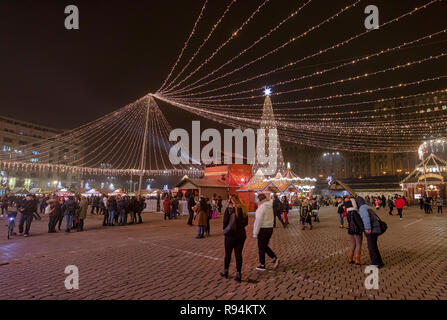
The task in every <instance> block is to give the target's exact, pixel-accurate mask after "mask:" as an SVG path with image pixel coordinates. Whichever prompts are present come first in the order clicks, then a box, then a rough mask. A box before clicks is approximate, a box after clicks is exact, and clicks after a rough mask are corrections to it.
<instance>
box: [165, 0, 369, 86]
mask: <svg viewBox="0 0 447 320" xmlns="http://www.w3.org/2000/svg"><path fill="white" fill-rule="evenodd" d="M360 1H361V0H357V1H356V2H354V3H353V4H351V5H349V6H346V7H344V8H343V9H341V10H340V11H338V12H337V13H336V14H334V15H332V16H331V17H329V18H327V19H326V20H324V21H322V22H320V23H319V24H317V25H315V26H313V27H311V28H309V29H308V30H307V31H305V32H303V33H301V34H300V35H298V36H295V37H293V38H291V39H289V40H288V41H286V42H285V43H283V44H282V45H281V46H279V47H276V48H275V49H273V50H271V51H269V52H267V53H266V54H264V55H262V56H260V57H258V58H256V59H254V60H252V61H250V62H249V63H246V64H244V65H243V66H241V67H239V68H236V69H234V70H233V71H230V72H227V73H225V75H223V76H219V77H216V78H214V79H213V80H210V81H208V82H207V84H209V83H212V82H215V81H217V80H219V79H222V78H224V77H227V76H229V75H231V74H233V73H235V72H237V71H240V70H242V69H245V68H246V67H248V66H250V65H252V64H254V63H256V62H258V61H260V60H263V59H265V58H266V57H268V56H270V55H272V54H275V53H277V52H278V51H280V50H281V49H284V48H285V47H287V46H289V45H290V44H291V43H293V42H295V41H297V40H298V39H301V38H304V37H306V36H307V35H308V34H309V33H311V32H313V31H315V30H317V29H319V28H320V27H321V26H323V25H325V24H326V23H329V22H331V21H332V20H334V19H336V18H337V17H339V16H340V15H341V14H342V13H344V12H345V11H347V10H349V9H351V8H353V7H355V6H356V5H357V4H358V3H359V2H360ZM218 52H219V51H216V52H214V53H213V54H212V55H211V57H210V58H209V59H207V60H205V62H204V63H203V64H202V65H200V66H199V67H198V68H197V69H196V70H194V71H193V72H192V73H190V75H188V76H187V77H186V78H184V79H183V80H182V81H181V82H179V83H178V84H177V85H176V86H174V87H172V88H171V90H167V91H163V92H167V93H169V92H171V91H173V89H175V88H176V87H178V86H180V85H181V84H182V83H183V82H185V81H186V80H188V79H189V78H190V77H191V76H193V75H194V74H195V73H196V72H198V71H199V70H200V69H201V68H202V67H203V66H204V65H205V64H207V63H208V62H209V61H211V59H212V58H213V57H214V56H215V55H216V54H217V53H218Z"/></svg>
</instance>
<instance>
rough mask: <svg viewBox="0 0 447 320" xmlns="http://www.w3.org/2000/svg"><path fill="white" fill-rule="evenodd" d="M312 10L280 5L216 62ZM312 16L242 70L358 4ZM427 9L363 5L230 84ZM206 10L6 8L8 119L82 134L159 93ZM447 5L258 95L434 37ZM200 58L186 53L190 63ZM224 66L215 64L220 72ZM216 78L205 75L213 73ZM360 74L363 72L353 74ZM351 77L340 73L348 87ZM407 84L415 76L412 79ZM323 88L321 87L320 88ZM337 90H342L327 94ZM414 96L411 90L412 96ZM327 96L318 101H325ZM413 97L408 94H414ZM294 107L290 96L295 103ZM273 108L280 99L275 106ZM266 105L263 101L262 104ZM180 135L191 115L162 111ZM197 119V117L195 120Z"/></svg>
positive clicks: (29, 4) (0, 69)
mask: <svg viewBox="0 0 447 320" xmlns="http://www.w3.org/2000/svg"><path fill="white" fill-rule="evenodd" d="M228 2H229V1H223V0H210V4H209V7H208V10H207V11H206V13H205V16H204V18H203V24H201V25H200V27H201V28H199V31H198V33H197V35H198V37H197V39H194V41H193V42H192V43H191V50H195V48H197V47H198V45H199V44H200V42H201V40H202V39H203V38H204V36H205V35H206V34H207V33H208V30H209V28H210V26H211V25H212V24H213V23H214V22H215V21H216V20H217V19H218V17H219V16H220V15H221V13H222V12H223V11H224V9H225V7H226V5H227V4H228ZM261 2H262V1H260V0H245V1H238V2H237V3H236V4H235V5H234V8H233V9H232V11H231V14H229V15H228V17H227V18H226V20H225V21H224V23H223V24H222V25H221V27H220V28H219V32H216V34H215V36H214V37H213V38H212V40H210V42H209V44H208V45H207V47H206V48H204V49H205V50H203V54H201V55H199V56H198V59H197V61H203V60H204V59H205V58H206V57H207V56H209V55H210V54H211V53H212V52H213V51H214V49H215V48H216V47H217V46H218V44H220V43H221V42H222V41H224V40H225V39H226V38H227V37H228V35H230V34H231V33H232V31H233V30H234V28H235V27H236V26H238V25H240V23H241V22H242V21H243V20H245V18H246V17H247V16H248V15H249V14H250V13H251V12H252V11H253V10H254V9H255V8H256V7H257V6H258V5H259V4H260V3H261ZM304 2H305V1H304V0H298V1H292V0H289V1H285V0H272V1H271V2H270V4H268V5H267V7H266V8H265V9H264V10H263V11H262V13H261V14H260V15H259V17H257V19H255V20H254V21H253V23H251V24H250V26H249V27H247V29H246V32H244V34H241V39H240V41H239V42H240V43H239V44H236V45H235V46H232V47H229V48H227V49H226V50H224V51H223V52H222V54H221V55H220V56H219V57H218V58H217V59H216V63H217V62H220V63H223V62H225V61H226V60H227V59H229V57H232V56H234V55H235V54H237V53H238V52H239V51H240V50H241V49H243V48H244V47H245V46H247V44H249V43H250V41H251V42H252V41H254V40H255V39H257V38H258V37H259V36H260V35H261V34H262V33H263V32H265V31H267V30H269V29H270V28H272V27H274V26H275V25H276V24H277V23H278V22H279V21H281V20H282V19H283V18H284V17H285V16H287V14H288V13H290V12H292V11H293V10H295V9H296V8H298V7H299V6H301V5H302V4H303V3H304ZM314 2H315V3H312V4H311V5H309V9H308V10H306V11H304V12H303V14H302V15H301V16H300V17H299V18H298V19H294V21H293V22H292V23H290V24H288V25H287V26H285V27H284V28H283V29H282V30H281V32H279V33H278V34H276V35H275V36H273V37H272V38H271V39H270V40H269V41H266V43H265V44H263V45H261V46H259V47H258V48H257V49H256V50H254V51H253V52H252V54H249V55H247V56H246V57H245V58H244V59H245V60H244V59H241V61H240V62H239V63H243V62H247V61H250V59H253V57H255V56H258V55H259V54H261V53H263V52H265V51H268V50H271V49H272V48H274V47H275V46H277V45H279V44H281V43H283V42H284V41H286V40H287V39H289V38H290V37H291V36H293V35H294V34H299V32H300V31H301V30H304V29H305V28H306V27H307V28H308V27H309V26H312V25H314V24H316V23H318V22H319V21H321V20H322V19H323V18H324V17H327V16H328V15H330V14H331V13H334V12H336V11H338V10H339V9H340V8H341V7H343V5H344V4H346V5H348V4H351V3H353V2H354V1H341V0H334V1H332V0H331V1H327V0H314ZM427 2H428V1H416V0H386V1H368V2H361V3H360V5H359V6H358V7H356V8H355V9H353V10H352V11H350V12H349V13H348V14H346V15H344V16H343V19H339V20H337V21H335V22H334V23H332V24H331V25H328V26H327V27H324V28H322V29H321V30H319V31H318V32H317V33H315V34H314V35H313V36H312V37H309V39H306V40H303V41H298V42H297V43H296V44H294V45H293V46H291V47H290V48H288V49H287V50H284V52H281V53H280V54H278V55H276V56H273V57H271V58H269V59H266V61H265V62H263V63H260V64H257V65H255V66H253V68H250V69H248V70H246V71H245V72H244V73H242V74H238V75H237V76H235V77H232V79H231V81H233V80H238V79H243V78H244V77H245V76H247V75H254V74H256V73H258V72H262V71H265V70H268V69H270V68H271V67H272V66H277V65H281V64H283V63H284V62H287V61H290V60H293V59H295V58H297V57H301V56H303V55H306V54H309V53H312V52H314V51H315V49H318V48H325V47H326V46H327V45H328V44H331V43H336V42H334V41H337V40H338V39H340V40H342V39H344V38H346V37H347V36H348V35H351V34H355V33H356V32H361V31H362V30H364V26H363V22H364V18H365V16H366V15H365V14H364V13H363V10H364V8H365V7H366V6H367V5H368V4H375V5H377V6H378V7H379V9H380V18H381V21H386V20H389V19H390V18H394V17H395V16H397V15H399V14H402V13H404V12H406V11H408V10H410V9H411V8H413V7H415V6H420V5H422V4H424V3H427ZM69 4H75V5H77V6H78V7H79V10H80V30H70V31H69V30H66V29H65V28H64V20H65V17H66V15H65V14H64V8H65V6H66V5H69ZM202 5H203V2H202V1H199V0H176V1H174V0H169V1H168V0H151V1H137V0H133V1H117V0H88V1H75V0H70V1H61V0H57V1H55V0H54V1H49V0H40V1H24V0H14V1H11V0H1V2H0V39H1V42H2V46H1V50H0V97H1V100H0V114H1V115H4V116H9V117H13V118H17V119H22V120H26V121H30V122H34V123H38V124H42V125H48V126H52V127H57V128H67V129H71V128H75V127H77V126H79V125H81V124H83V123H86V122H88V121H92V120H94V119H96V118H98V117H100V116H102V115H104V114H106V113H109V112H112V111H113V110H116V109H118V108H120V107H123V106H125V105H126V104H128V103H130V102H132V101H134V100H136V99H138V98H140V97H141V96H144V95H145V94H147V93H148V92H155V91H156V90H157V89H158V88H159V87H160V86H161V84H162V82H163V80H164V79H165V77H166V76H167V74H168V73H169V70H170V68H171V66H172V65H173V63H174V62H175V60H176V58H177V56H178V54H179V52H180V50H181V48H182V46H183V44H184V42H185V40H186V38H187V36H188V35H189V33H190V31H191V29H192V26H193V24H194V22H195V20H196V18H197V16H198V14H199V12H200V9H201V7H202ZM446 18H447V5H446V1H444V2H442V3H437V4H434V5H433V6H432V8H430V9H427V10H424V11H423V13H420V14H416V15H415V17H412V18H411V19H408V20H406V21H405V23H404V22H402V23H400V24H397V25H396V26H395V27H392V28H389V29H386V30H383V32H380V33H379V32H376V33H375V34H372V35H371V36H368V37H367V38H365V39H362V40H361V41H356V42H354V43H353V44H352V45H349V46H347V47H346V48H344V49H342V50H337V52H334V53H331V54H327V55H323V56H322V57H319V58H318V59H313V60H310V61H307V62H305V63H303V64H302V65H300V66H298V67H295V68H294V69H293V70H290V71H288V73H281V74H278V75H274V76H272V77H271V78H268V79H260V80H259V81H257V82H255V83H251V84H249V86H252V87H258V86H262V85H268V84H269V82H274V81H277V80H281V79H287V78H290V76H291V75H292V74H293V75H295V76H296V75H297V74H300V73H301V74H307V73H309V72H312V70H315V69H314V68H315V67H312V66H314V65H321V64H326V63H333V62H334V61H340V60H342V59H346V58H351V57H357V56H360V55H363V54H366V53H370V52H375V51H376V50H378V49H380V48H384V47H387V46H388V45H395V44H397V43H399V42H400V41H404V40H406V39H408V40H412V39H415V38H417V37H420V36H423V35H425V34H427V33H429V32H434V31H437V30H439V29H441V28H443V27H444V28H445V27H447V25H446V21H447V19H446ZM446 41H447V37H446V36H445V35H444V36H442V37H438V38H436V39H434V40H432V41H426V42H424V44H423V45H422V46H419V47H418V48H414V49H412V50H403V51H401V52H400V53H399V54H396V55H391V56H388V57H387V58H386V59H388V60H386V61H385V60H383V59H382V60H381V59H377V61H376V62H374V63H375V64H377V65H375V64H370V65H369V66H368V67H367V68H369V69H370V70H374V69H377V68H383V67H387V66H391V65H393V64H396V63H399V62H403V61H406V60H407V59H411V58H415V59H416V58H421V57H424V56H426V55H427V54H439V53H440V52H442V51H443V50H445V49H446V48H447V42H446ZM192 52H193V51H187V52H186V55H191V54H192ZM446 60H447V59H445V58H444V59H443V60H442V61H440V62H439V63H436V64H434V63H433V64H428V65H427V66H424V67H423V68H420V69H417V70H414V71H412V73H411V74H409V75H408V81H411V79H412V77H413V78H414V79H420V78H423V77H424V76H425V75H426V74H427V75H428V76H433V75H437V74H443V73H447V72H445V71H447V65H446ZM218 65H220V64H215V65H214V66H218ZM212 66H213V65H211V66H210V69H205V70H204V72H205V73H206V72H207V70H208V71H211V70H212ZM349 72H350V73H349V74H351V72H352V74H355V72H358V70H354V71H349ZM349 74H348V73H347V74H335V75H334V79H339V78H341V77H344V76H349ZM405 77H406V78H407V76H405ZM320 81H321V80H320ZM372 81H374V82H369V83H367V84H365V86H377V85H381V84H383V83H385V82H386V81H387V79H386V78H385V79H384V78H380V77H379V78H377V79H376V80H372ZM445 84H446V82H445V81H444V82H439V83H437V84H436V85H431V86H430V88H433V89H434V90H436V89H438V88H440V87H442V86H443V87H444V88H445V87H446V86H445ZM328 90H329V91H328V92H331V91H330V90H337V89H336V88H335V89H331V88H329V89H328ZM411 90H414V88H410V89H408V93H411ZM326 93H327V92H323V91H321V92H319V93H318V95H322V94H326ZM406 93H407V92H406ZM288 98H290V97H288ZM272 99H274V97H273V98H272ZM259 103H260V104H261V105H262V99H261V100H260V101H259ZM160 106H161V107H162V109H163V112H165V114H166V116H167V118H168V120H169V121H170V122H171V124H173V126H180V125H182V123H183V122H184V120H185V119H186V118H185V112H184V111H180V110H178V109H175V108H173V107H169V106H166V105H164V104H160ZM189 118H191V119H192V118H196V116H189Z"/></svg>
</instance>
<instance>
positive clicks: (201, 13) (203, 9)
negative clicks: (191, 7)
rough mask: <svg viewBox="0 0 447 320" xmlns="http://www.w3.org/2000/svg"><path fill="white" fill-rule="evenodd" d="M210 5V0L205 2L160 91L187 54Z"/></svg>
mask: <svg viewBox="0 0 447 320" xmlns="http://www.w3.org/2000/svg"><path fill="white" fill-rule="evenodd" d="M207 4H208V0H205V3H204V4H203V6H202V10H201V11H200V14H199V16H198V17H197V20H196V22H195V23H194V27H193V28H192V31H191V33H190V34H189V37H188V39H187V40H186V42H185V44H184V45H183V48H182V50H181V51H180V54H179V56H178V57H177V60H176V61H175V63H174V65H173V66H172V68H171V71H170V72H169V74H168V76H167V78H166V79H165V81H164V82H163V84H162V85H161V87H160V89H159V91H160V90H162V89H163V88H164V86H165V85H166V83H167V82H168V80H169V79H170V78H171V76H172V73H173V72H174V70H175V68H176V67H177V65H178V63H179V62H180V60H181V59H182V57H183V53H184V52H185V50H186V48H187V47H188V44H189V42H190V41H191V38H192V37H193V36H194V34H195V32H196V28H197V25H198V24H199V21H200V20H201V19H202V17H203V12H204V11H205V8H206V5H207Z"/></svg>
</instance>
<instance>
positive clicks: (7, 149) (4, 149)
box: [2, 146, 11, 152]
mask: <svg viewBox="0 0 447 320" xmlns="http://www.w3.org/2000/svg"><path fill="white" fill-rule="evenodd" d="M2 150H3V151H5V152H7V151H11V147H10V146H3V148H2Z"/></svg>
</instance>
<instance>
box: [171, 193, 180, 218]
mask: <svg viewBox="0 0 447 320" xmlns="http://www.w3.org/2000/svg"><path fill="white" fill-rule="evenodd" d="M178 206H179V201H178V196H175V197H174V199H172V201H171V219H177V213H178Z"/></svg>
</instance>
